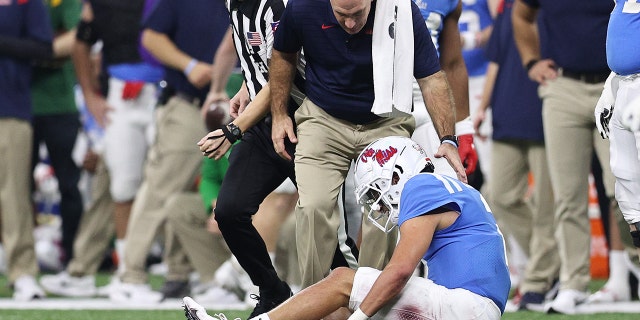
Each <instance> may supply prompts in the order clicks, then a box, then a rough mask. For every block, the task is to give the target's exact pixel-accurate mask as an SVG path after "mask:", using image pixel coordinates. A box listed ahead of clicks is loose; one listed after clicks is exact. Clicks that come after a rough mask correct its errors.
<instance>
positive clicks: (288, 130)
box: [271, 115, 298, 161]
mask: <svg viewBox="0 0 640 320" xmlns="http://www.w3.org/2000/svg"><path fill="white" fill-rule="evenodd" d="M285 139H289V140H290V141H291V142H292V143H298V138H297V137H296V133H295V132H294V130H293V121H292V120H291V117H289V116H288V115H284V116H279V117H276V116H273V117H272V119H271V140H272V141H273V149H274V150H275V151H276V153H277V154H278V155H279V156H280V157H282V158H283V159H286V160H289V161H291V160H292V159H293V158H292V157H291V156H292V155H290V154H289V153H288V152H287V150H286V148H285Z"/></svg>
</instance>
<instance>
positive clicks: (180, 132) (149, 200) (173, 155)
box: [122, 97, 206, 283]
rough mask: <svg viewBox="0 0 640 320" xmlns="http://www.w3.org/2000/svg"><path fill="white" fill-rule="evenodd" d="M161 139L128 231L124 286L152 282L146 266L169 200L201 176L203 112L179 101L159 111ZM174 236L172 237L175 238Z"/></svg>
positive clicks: (152, 153)
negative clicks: (199, 146) (197, 145)
mask: <svg viewBox="0 0 640 320" xmlns="http://www.w3.org/2000/svg"><path fill="white" fill-rule="evenodd" d="M156 114H157V119H156V126H157V136H156V139H155V142H154V144H153V145H152V146H151V149H150V150H149V154H148V156H147V160H146V163H145V169H144V170H145V171H144V177H143V179H144V180H143V182H142V185H141V186H140V189H139V190H138V193H137V194H136V199H135V201H134V203H133V208H132V209H131V217H130V219H129V225H128V227H127V236H126V247H125V252H126V253H125V257H124V262H125V272H124V274H123V276H122V281H123V282H127V283H145V282H147V273H146V269H145V262H146V258H147V255H148V253H149V250H150V248H151V245H152V243H153V240H154V238H155V236H156V234H158V232H159V231H160V230H161V229H162V228H163V227H164V223H165V222H166V220H167V215H169V214H172V213H171V212H168V211H167V210H165V206H166V202H167V199H169V197H170V196H171V195H172V194H175V193H180V192H183V191H186V190H189V189H191V188H192V187H193V183H194V179H195V177H196V176H197V175H198V174H199V172H200V165H201V163H202V155H201V154H200V150H198V148H197V147H196V145H195V143H196V142H197V141H198V140H200V138H202V137H203V136H204V135H205V134H206V130H205V128H204V122H203V121H202V118H201V116H200V108H199V106H196V105H192V104H190V103H187V102H186V101H184V100H182V99H180V98H178V97H173V98H171V99H170V100H169V101H168V102H167V104H166V105H164V106H162V107H160V108H159V109H158V110H157V111H156ZM171 237H172V235H166V238H167V239H169V238H171Z"/></svg>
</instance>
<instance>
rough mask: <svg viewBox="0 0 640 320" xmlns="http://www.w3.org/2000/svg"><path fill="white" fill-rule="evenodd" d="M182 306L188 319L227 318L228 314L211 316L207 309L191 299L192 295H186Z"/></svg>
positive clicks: (225, 319) (219, 319) (216, 319)
mask: <svg viewBox="0 0 640 320" xmlns="http://www.w3.org/2000/svg"><path fill="white" fill-rule="evenodd" d="M182 308H183V309H184V315H185V316H186V317H187V320H227V316H226V315H225V314H224V313H218V314H214V315H213V316H210V315H209V314H207V310H205V309H204V307H203V306H201V305H199V304H198V303H197V302H195V301H194V300H193V299H191V297H184V298H183V299H182ZM235 320H240V318H236V319H235Z"/></svg>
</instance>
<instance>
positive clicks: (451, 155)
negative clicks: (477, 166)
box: [434, 143, 468, 183]
mask: <svg viewBox="0 0 640 320" xmlns="http://www.w3.org/2000/svg"><path fill="white" fill-rule="evenodd" d="M434 157H436V158H442V157H444V158H446V159H447V161H448V162H449V165H451V167H452V168H453V170H454V171H455V172H456V175H457V176H458V180H460V181H462V182H464V183H467V182H468V180H467V174H466V173H465V170H464V166H463V165H462V161H460V155H459V154H458V148H456V147H455V146H453V145H452V144H450V143H442V144H440V147H438V152H436V154H434Z"/></svg>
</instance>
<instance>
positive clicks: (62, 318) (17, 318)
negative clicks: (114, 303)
mask: <svg viewBox="0 0 640 320" xmlns="http://www.w3.org/2000/svg"><path fill="white" fill-rule="evenodd" d="M108 281H109V279H108V275H106V274H100V275H99V277H98V278H97V284H98V285H104V284H106V283H107V282H108ZM151 284H152V287H154V288H156V289H157V288H159V287H160V286H161V284H162V278H161V277H157V276H152V277H151ZM602 284H603V281H594V282H593V283H592V288H591V290H592V291H594V290H596V289H597V288H599V287H600V286H602ZM10 296H11V292H10V290H9V288H8V287H7V282H6V278H4V277H0V298H9V297H10ZM49 299H56V297H50V298H49ZM208 311H209V314H213V313H218V312H223V313H225V314H226V316H227V318H228V319H230V320H233V319H234V318H236V317H239V318H241V319H246V317H248V316H249V313H250V310H244V311H238V310H208ZM25 319H29V320H31V319H33V320H182V319H184V314H183V312H182V310H180V309H179V308H176V310H17V309H0V320H25ZM503 319H506V320H534V319H550V320H564V319H571V320H577V319H590V320H591V319H593V320H610V319H613V320H632V319H633V320H638V319H640V313H636V314H630V313H600V314H589V315H574V316H568V315H547V314H543V313H537V312H530V311H521V312H516V313H505V315H504V317H503ZM452 320H456V319H452Z"/></svg>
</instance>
